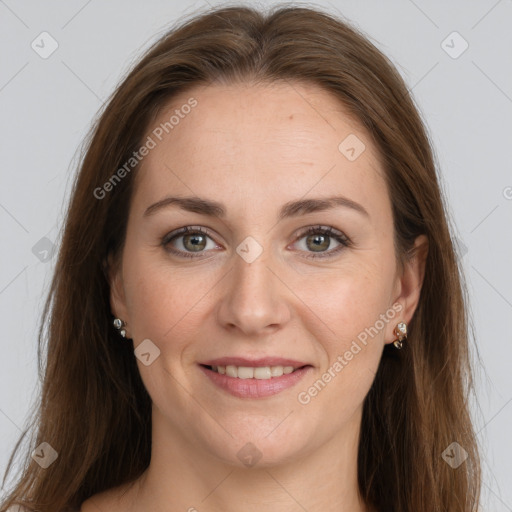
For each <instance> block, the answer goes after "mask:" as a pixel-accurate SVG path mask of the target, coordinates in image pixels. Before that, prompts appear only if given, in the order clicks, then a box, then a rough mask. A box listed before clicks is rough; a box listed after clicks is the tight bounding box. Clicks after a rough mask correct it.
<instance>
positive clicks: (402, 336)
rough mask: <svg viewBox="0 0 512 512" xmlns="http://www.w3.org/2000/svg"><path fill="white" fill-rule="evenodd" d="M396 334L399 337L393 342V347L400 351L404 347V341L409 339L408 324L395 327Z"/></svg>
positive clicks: (402, 323) (401, 323) (403, 323)
mask: <svg viewBox="0 0 512 512" xmlns="http://www.w3.org/2000/svg"><path fill="white" fill-rule="evenodd" d="M394 333H395V335H396V336H397V339H396V340H395V341H393V345H395V347H396V348H397V349H399V350H400V349H401V348H402V346H403V344H402V341H403V340H406V339H407V324H406V323H405V322H400V323H399V324H398V325H397V326H396V327H395V330H394Z"/></svg>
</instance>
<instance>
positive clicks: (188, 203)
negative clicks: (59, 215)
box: [143, 196, 370, 220]
mask: <svg viewBox="0 0 512 512" xmlns="http://www.w3.org/2000/svg"><path fill="white" fill-rule="evenodd" d="M172 205H175V206H178V207H180V208H181V209H182V210H185V211H188V212H192V213H199V214H201V215H206V216H209V217H217V218H221V219H223V218H225V217H226V208H225V206H224V205H223V204H222V203H219V202H217V201H212V200H210V199H205V198H201V197H194V196H189V197H180V196H168V197H165V198H164V199H161V200H160V201H158V202H156V203H154V204H152V205H151V206H149V207H148V208H146V210H145V211H144V215H143V216H144V217H148V216H151V215H154V214H155V213H156V212H157V211H159V210H161V209H163V208H166V207H169V206H172ZM336 207H344V208H350V209H352V210H354V211H356V212H359V213H360V214H362V215H364V216H365V217H367V218H369V217H370V214H369V213H368V212H367V210H366V209H365V208H364V206H362V205H361V204H359V203H356V202H355V201H352V200H351V199H349V198H347V197H343V196H329V197H322V198H313V199H301V200H298V201H289V202H288V203H285V204H284V205H283V206H282V208H281V210H280V211H279V216H278V219H279V220H283V219H286V218H289V217H297V216H299V215H306V214H308V213H313V212H320V211H325V210H330V209H333V208H336Z"/></svg>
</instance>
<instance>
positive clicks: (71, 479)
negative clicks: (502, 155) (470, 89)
mask: <svg viewBox="0 0 512 512" xmlns="http://www.w3.org/2000/svg"><path fill="white" fill-rule="evenodd" d="M247 79H252V80H261V81H269V82H272V81H279V80H286V81H289V82H290V83H294V81H295V82H297V81H302V82H308V83H311V84H314V85H317V86H318V87H321V88H323V89H324V90H326V91H328V92H330V93H331V94H332V95H333V96H335V97H336V98H338V99H339V100H340V101H341V102H342V104H343V105H344V106H345V107H346V109H347V111H348V112H349V113H351V114H353V115H354V116H355V117H356V119H358V120H359V122H360V123H361V125H362V126H363V127H364V128H366V129H367V131H368V133H369V134H371V136H372V138H373V143H374V144H375V145H376V147H377V149H378V151H379V153H380V156H381V159H382V163H383V167H384V171H385V178H386V181H387V185H388V192H389V194H390V197H391V202H392V208H393V219H394V230H395V245H396V251H397V257H398V261H399V262H403V261H405V258H407V257H409V256H410V254H411V253H410V249H411V247H412V246H413V243H414V240H415V238H416V237H417V236H418V235H420V234H425V235H426V236H427V237H428V240H429V252H428V258H427V261H426V268H425V277H424V281H423V286H422V290H421V295H420V300H419V304H418V307H417V309H416V312H415V314H414V317H413V319H412V321H411V323H410V324H409V331H410V335H409V338H408V341H407V343H406V347H405V348H404V349H403V350H401V351H396V350H395V349H394V348H393V347H392V346H386V348H385V350H384V353H383V357H382V360H381V364H380V366H379V370H378V373H377V375H376V377H375V381H374V383H373V385H372V387H371V389H370V391H369V393H368V395H367V397H366V399H365V402H364V409H363V419H362V425H361V437H360V439H361V441H360V446H359V455H358V476H359V487H360V492H361V494H362V496H363V498H364V499H365V500H366V502H367V504H368V505H369V506H373V507H375V508H376V509H377V510H379V511H381V512H389V511H394V512H406V511H407V512H410V511H412V510H414V511H415V512H438V511H439V512H441V511H443V512H446V511H450V512H469V511H473V510H476V508H477V505H478V501H479V495H480V463H479V456H478V450H477V444H476V438H475V434H474V430H473V427H472V423H471V417H470V412H469V405H468V400H469V398H470V392H471V391H472V386H473V384H472V378H471V375H472V374H471V364H470V363H471V361H470V354H469V349H468V347H469V343H468V341H469V328H468V323H469V322H468V319H469V315H468V308H469V303H468V299H467V292H466V286H465V284H464V276H463V275H462V273H461V270H460V264H459V261H458V259H457V256H456V252H455V250H454V244H453V243H452V238H451V235H450V232H451V229H452V228H451V226H450V219H449V218H448V216H447V213H446V212H447V208H446V205H445V204H444V198H443V196H442V194H441V191H440V180H439V177H438V175H437V165H436V163H435V159H434V156H433V152H432V148H431V143H430V140H429V137H428V135H427V133H426V130H425V127H424V125H423V123H422V120H421V117H420V115H419V113H418V110H417V108H416V107H415V104H414V100H413V99H412V97H411V95H410V94H409V91H408V89H407V87H406V85H405V84H404V82H403V80H402V78H401V76H400V75H399V73H398V72H397V70H396V69H395V68H394V66H393V65H392V64H391V62H390V61H389V60H388V59H387V58H386V57H385V56H384V55H383V54H382V53H381V52H379V51H378V50H377V49H376V48H375V46H374V45H372V44H371V43H370V42H369V41H368V39H367V38H366V37H365V36H363V35H362V34H360V33H359V32H358V31H357V30H355V29H354V28H352V27H351V26H350V25H349V24H347V23H346V22H344V21H342V20H339V19H336V18H335V17H333V16H331V15H329V14H327V13H324V12H322V11H320V10H315V9H309V8H302V7H290V6H276V7H274V8H273V9H271V10H270V11H269V12H268V13H262V12H259V11H258V10H256V9H253V8H249V7H223V8H218V9H216V10H212V11H210V12H207V13H200V14H196V15H195V16H194V17H193V18H192V19H189V20H185V21H182V22H181V23H180V24H179V25H178V26H177V27H175V28H174V29H173V30H171V31H169V32H168V33H167V34H166V35H165V36H164V37H162V38H161V39H160V40H159V41H157V42H156V43H155V44H154V45H153V46H152V47H151V48H149V50H147V51H146V53H145V55H144V56H143V58H142V59H141V60H140V61H139V62H138V64H137V65H136V66H135V67H134V69H133V70H132V71H131V72H130V73H129V74H128V76H127V77H126V78H125V79H124V80H123V82H122V83H121V85H120V86H119V87H118V88H117V89H116V91H114V93H113V95H112V97H111V98H110V100H109V102H108V103H107V104H106V106H105V108H104V110H103V112H102V113H101V115H100V116H99V118H98V120H97V121H96V123H95V125H94V127H93V129H92V131H91V135H90V138H89V139H88V140H87V141H86V144H87V147H86V149H85V150H84V154H83V158H82V159H81V167H80V169H79V172H78V174H77V177H76V180H75V182H74V186H73V190H72V194H71V200H70V203H69V206H68V210H67V216H66V223H65V226H64V232H63V234H62V241H61V244H60V251H59V255H58V261H57V263H56V268H55V273H54V276H53V280H52V283H51V289H50V292H49V295H48V298H47V301H46V303H45V309H44V312H43V320H42V322H41V327H40V332H39V346H38V357H39V362H40V367H41V368H42V370H41V379H42V390H41V396H40V397H39V400H38V402H37V404H36V406H37V410H36V411H35V413H34V419H33V421H32V422H31V425H30V426H29V428H30V429H34V430H35V435H33V436H32V438H31V440H30V446H29V447H28V448H29V452H28V453H27V456H26V457H25V458H24V459H22V462H23V465H22V468H21V476H20V477H19V479H18V481H17V483H16V485H15V486H14V487H13V489H12V492H11V493H10V494H9V495H8V496H7V499H5V500H4V502H3V504H2V506H1V507H0V512H3V511H5V510H6V509H7V507H8V506H10V505H13V504H20V505H24V506H26V507H27V508H29V509H30V510H39V511H41V512H60V511H64V510H67V509H69V508H79V507H80V505H81V503H82V502H83V501H84V500H85V499H87V498H88V497H90V496H92V495H93V494H96V493H98V492H101V491H104V490H106V489H110V488H113V487H117V486H118V485H121V484H123V483H128V482H132V481H133V480H135V479H136V478H137V477H139V476H140V475H141V474H142V473H143V472H144V470H145V469H146V468H147V466H148V464H149V461H150V453H151V400H150V397H149V395H148V394H147V391H146V390H145V388H144V385H143V383H142V380H141V378H140V375H139V372H138V369H137V365H136V363H135V358H134V354H133V346H131V344H130V343H126V342H124V343H122V342H121V341H120V338H119V336H118V334H117V333H116V332H114V329H113V328H112V316H111V313H110V302H109V283H108V279H107V273H106V267H105V261H106V258H107V255H108V254H112V256H113V258H114V261H118V260H119V257H120V254H121V249H122V247H123V243H124V237H125V230H126V224H127V214H128V211H129V205H130V198H131V197H132V192H133V179H134V175H135V173H136V170H137V168H134V170H133V171H132V172H130V173H127V175H126V176H125V177H124V178H123V179H122V180H120V181H119V183H117V184H116V186H115V187H114V190H112V191H109V193H107V194H104V197H103V198H101V199H97V198H96V197H95V196H94V195H93V193H94V190H96V189H98V187H101V186H102V185H103V184H104V183H106V182H107V181H109V179H110V178H111V177H112V175H113V173H115V172H116V170H117V169H119V168H120V167H121V166H122V165H123V163H125V162H126V161H127V160H128V159H129V158H130V157H131V156H132V154H133V152H134V151H136V150H137V149H138V148H140V146H141V144H142V143H143V140H142V138H143V136H144V134H145V133H146V131H147V129H148V127H149V126H151V122H152V121H153V120H154V119H155V116H156V115H157V113H158V111H159V109H160V108H162V107H163V106H164V105H165V104H167V102H168V101H169V100H170V99H172V97H173V96H174V95H176V94H177V93H180V92H183V91H186V90H187V89H188V88H190V87H193V86H197V85H198V84H211V83H215V82H216V81H218V80H222V81H225V82H235V81H237V80H247ZM45 342H47V345H46V346H44V344H45ZM41 353H44V354H45V355H46V360H45V361H44V362H42V361H41ZM27 430H28V429H27ZM25 433H26V432H25ZM23 437H24V436H22V437H21V439H20V441H19V442H18V444H17V445H16V447H15V449H14V451H13V454H12V456H11V458H10V461H9V465H8V468H7V471H6V474H5V477H4V482H5V478H6V477H7V474H8V472H9V469H10V467H11V465H12V462H13V458H14V456H15V454H16V453H17V452H18V448H19V447H20V443H21V441H22V439H23ZM43 442H46V443H48V444H49V445H51V447H52V448H53V449H54V450H56V452H57V453H58V458H57V460H56V461H55V462H54V463H53V464H52V465H51V466H50V467H48V468H47V469H43V468H41V467H40V466H39V465H38V464H36V463H35V462H34V461H32V460H31V457H30V456H29V454H30V453H31V452H32V450H34V449H35V447H37V446H39V444H40V443H43ZM453 442H457V443H458V444H459V445H460V446H461V447H462V448H463V449H464V450H465V452H467V454H468V458H467V459H466V460H465V461H464V462H463V463H462V464H461V465H460V466H459V467H458V468H457V469H454V468H452V467H451V465H450V464H447V463H446V462H445V460H443V457H442V453H443V451H444V450H445V449H446V448H447V447H448V446H449V445H451V443H453Z"/></svg>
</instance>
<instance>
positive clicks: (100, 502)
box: [80, 485, 130, 512]
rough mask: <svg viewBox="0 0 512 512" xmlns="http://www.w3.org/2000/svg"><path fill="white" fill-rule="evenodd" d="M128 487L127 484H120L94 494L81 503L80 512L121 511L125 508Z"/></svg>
mask: <svg viewBox="0 0 512 512" xmlns="http://www.w3.org/2000/svg"><path fill="white" fill-rule="evenodd" d="M129 488H130V486H129V485H122V486H119V487H115V488H114V489H109V490H107V491H103V492H100V493H98V494H94V495H93V496H91V497H90V498H88V499H86V500H85V501H84V502H83V503H82V506H81V507H80V512H104V511H105V510H108V511H109V512H118V511H119V512H122V511H123V510H125V509H126V504H127V499H128V496H127V491H128V490H129Z"/></svg>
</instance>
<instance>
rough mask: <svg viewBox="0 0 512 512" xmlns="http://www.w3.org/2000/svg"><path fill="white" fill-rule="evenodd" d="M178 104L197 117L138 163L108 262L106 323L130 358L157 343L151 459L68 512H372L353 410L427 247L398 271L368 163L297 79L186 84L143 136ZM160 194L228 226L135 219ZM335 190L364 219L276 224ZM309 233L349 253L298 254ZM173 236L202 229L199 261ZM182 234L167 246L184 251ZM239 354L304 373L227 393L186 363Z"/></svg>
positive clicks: (410, 294) (405, 305)
mask: <svg viewBox="0 0 512 512" xmlns="http://www.w3.org/2000/svg"><path fill="white" fill-rule="evenodd" d="M191 96H193V97H194V98H196V99H197V101H198V104H197V106H196V107H195V108H194V109H192V111H191V112H190V113H189V114H188V115H187V116H186V117H185V118H184V119H181V120H180V123H179V124H178V125H177V126H175V127H174V129H173V131H172V132H170V133H169V134H168V135H166V136H165V138H164V139H163V140H162V142H160V143H159V144H158V145H157V146H156V147H155V148H154V149H152V150H151V151H150V153H149V154H148V155H147V156H146V157H145V158H144V160H143V163H142V169H141V170H140V172H139V174H138V175H137V179H136V189H135V193H134V196H133V198H132V203H131V207H130V213H129V219H128V228H127V236H126V244H125V247H124V250H123V254H122V264H121V266H119V267H118V268H114V267H112V269H111V307H112V312H113V313H114V314H115V315H116V316H117V317H119V318H122V319H123V320H125V321H126V323H127V336H128V337H129V338H133V344H134V347H135V348H136V347H137V346H138V345H139V344H140V343H141V342H142V340H144V339H148V338H149V339H150V340H151V341H152V342H153V343H154V344H155V345H156V346H157V347H158V348H159V350H160V357H158V358H157V359H156V360H155V361H154V362H153V363H152V364H150V365H149V366H145V365H144V364H142V363H141V361H140V360H138V359H137V364H138V367H139V371H140V374H141V377H142V379H143V382H144V384H145V386H146V388H147V390H148V392H149V394H150V396H151V398H152V401H153V411H152V420H153V438H152V459H151V464H150V466H149V468H148V470H147V471H146V472H145V473H144V474H143V476H142V477H141V478H139V479H138V480H137V481H136V482H135V485H134V486H133V487H127V486H122V487H119V488H116V489H113V490H110V491H107V492H105V493H102V494H99V495H96V496H93V497H92V498H90V499H89V500H87V501H86V502H85V503H84V505H83V507H82V512H97V511H98V510H100V511H101V510H103V511H105V512H106V511H107V510H110V511H112V510H123V511H142V510H154V511H168V510H189V511H193V510H197V511H199V512H203V511H204V512H206V511H219V510H223V511H225V512H231V511H235V510H237V511H238V510H240V504H241V503H242V504H243V509H244V510H245V511H246V512H251V511H258V512H261V511H262V510H263V511H266V512H271V511H280V512H282V511H290V512H291V511H303V510H308V511H309V512H314V511H320V510H321V511H326V510H329V511H334V510H336V511H337V512H349V511H350V512H359V511H368V510H369V509H368V508H367V507H366V506H365V504H364V503H363V501H362V500H361V498H360V496H359V495H358V487H357V472H356V468H357V465H356V461H357V446H358V442H359V431H360V423H361V412H362V404H363V400H364V398H365V396H366V394H367V393H368V391H369V389H370V386H371V384H372V382H373V379H374V376H375V372H376V370H377V367H378V365H379V361H380V358H381V355H382V350H383V348H384V344H386V343H391V342H392V341H393V340H395V339H396V336H395V335H394V333H393V329H394V328H395V326H396V324H397V323H398V322H400V321H404V322H406V323H407V322H410V320H411V318H412V316H413V314H414V311H415V309H416V307H417V304H418V299H419V293H420V289H421V285H422V281H423V274H424V263H425V257H426V253H427V240H426V239H425V237H423V236H422V237H419V238H418V239H417V241H416V242H417V243H416V245H417V247H418V249H419V251H418V255H417V257H415V258H413V259H412V260H410V261H409V262H408V263H407V264H406V266H405V268H404V269H403V271H401V272H399V269H398V266H397V260H396V258H395V252H394V247H393V221H392V211H391V203H390V198H389V196H388V193H387V189H386V186H385V184H384V180H383V170H382V167H381V164H380V160H379V155H378V153H377V150H376V149H375V147H374V145H373V143H372V141H371V139H370V137H369V135H368V133H367V132H366V131H364V130H363V128H362V127H361V126H360V125H359V123H357V122H356V121H354V120H353V119H351V118H350V117H349V116H348V115H347V114H346V112H345V111H344V110H343V108H342V106H341V105H340V104H339V103H338V101H337V100H336V98H334V97H332V96H331V95H329V94H328V93H327V92H325V91H323V90H321V89H319V88H317V87H316V86H313V85H305V84H299V83H293V85H292V84H289V83H272V84H266V85H264V84H258V85H254V84H249V83H244V84H235V85H210V86H208V87H203V86H202V87H196V88H194V89H192V90H190V91H187V93H186V94H182V95H180V96H178V97H175V98H174V99H173V100H172V102H171V103H170V104H169V105H167V106H166V108H165V109H164V110H162V112H161V113H160V115H159V116H158V118H157V119H156V121H155V123H154V125H152V126H151V128H150V129H149V130H148V134H151V130H152V129H154V127H155V126H157V125H158V124H159V123H161V122H165V121H166V120H168V119H169V117H170V116H171V115H172V113H173V111H174V110H175V109H176V108H179V107H180V106H181V105H183V104H184V103H186V101H187V99H188V98H190V97H191ZM349 134H355V135H356V136H357V137H358V138H359V139H360V140H361V141H363V142H364V144H365V146H366V149H365V151H364V152H363V153H362V154H361V155H360V156H359V157H358V158H357V159H356V160H355V161H349V160H348V159H347V158H346V157H345V156H344V155H343V154H342V153H341V152H340V151H339V150H338V145H339V144H340V142H341V141H343V140H344V139H345V138H346V137H347V136H348V135H349ZM170 194H172V195H179V196H199V197H202V198H208V199H212V200H215V201H219V202H221V203H223V204H224V205H225V208H226V210H227V214H226V217H225V218H224V219H217V218H213V217H208V216H206V215H203V214H200V213H193V212H188V211H184V210H182V209H180V208H179V207H178V206H175V205H174V206H169V207H167V208H163V209H161V210H159V211H158V212H155V213H154V215H150V216H147V217H144V215H143V213H144V211H145V209H146V208H147V207H148V206H150V205H152V204H153V203H156V202H157V201H159V200H160V199H162V198H164V197H166V196H167V195H170ZM334 194H336V195H343V196H345V197H347V198H349V199H351V200H353V201H356V202H357V203H359V204H361V205H362V206H363V207H364V208H365V209H366V210H367V211H368V214H369V217H366V216H364V215H362V214H360V213H358V212H356V211H354V210H351V209H349V208H343V207H337V208H334V209H330V210H325V211H318V212H312V213H307V214H303V215H298V216H296V217H291V218H287V219H284V220H281V221H278V219H277V213H278V211H279V209H280V208H281V206H282V205H283V204H284V203H286V202H288V201H292V200H297V199H310V198H321V197H326V196H329V195H334ZM315 225H321V226H326V227H329V226H332V227H333V228H334V229H335V230H338V231H341V232H342V233H343V234H345V235H346V236H347V237H348V238H349V239H350V240H351V242H352V245H351V246H349V247H344V248H342V250H341V251H340V252H338V253H333V252H332V251H334V250H335V249H336V248H337V247H339V246H340V244H339V242H337V241H336V240H335V238H333V237H331V238H327V241H326V242H325V244H324V245H322V247H323V248H324V249H323V251H324V252H329V251H331V254H332V256H331V257H327V258H323V259H320V258H319V259H317V260H314V259H308V258H307V255H311V254H313V255H314V254H318V249H317V251H315V245H314V243H313V242H312V241H311V239H310V240H309V242H308V236H307V235H301V232H302V231H303V230H304V228H305V227H308V226H315ZM184 226H194V227H197V226H202V227H203V228H204V229H207V230H209V232H210V234H211V236H210V235H208V237H207V238H206V243H207V246H205V249H204V250H203V252H202V253H200V256H199V257H197V258H195V259H194V258H186V257H179V256H177V255H173V254H171V253H169V252H168V251H166V249H165V247H163V246H162V245H161V242H162V239H163V238H164V237H165V235H167V234H168V233H170V232H171V231H175V230H177V229H179V228H181V227H184ZM247 236H251V237H253V238H254V239H255V240H257V241H258V243H259V244H260V245H261V246H262V248H263V252H262V253H261V255H260V256H259V257H258V258H256V260H255V261H253V262H252V263H250V264H249V263H247V262H246V261H245V260H244V259H243V258H242V257H240V256H239V255H238V253H237V252H236V248H237V247H238V246H239V244H240V243H241V242H242V241H243V240H244V239H245V238H246V237H247ZM185 238H186V237H183V236H181V238H177V239H175V240H174V242H173V244H172V247H174V248H175V249H176V250H181V251H185V252H186V251H187V249H188V250H189V251H188V252H189V253H190V252H192V251H191V250H190V247H191V246H192V244H191V243H190V242H188V244H187V245H183V244H184V243H185ZM310 238H311V237H310ZM313 238H314V237H313ZM329 240H330V244H329ZM200 241H204V239H201V240H200ZM193 254H197V253H193ZM393 304H399V305H400V306H401V308H402V309H401V311H400V312H399V313H396V315H395V316H394V318H392V319H391V320H389V321H388V322H386V323H385V326H384V328H383V329H381V330H379V332H378V334H377V335H375V336H373V337H370V338H369V341H368V343H367V345H362V344H361V343H359V345H360V346H361V347H362V349H361V350H360V351H359V352H358V353H357V355H354V357H353V359H352V360H350V361H349V362H348V364H346V366H344V367H343V369H342V371H340V372H338V373H337V374H336V377H335V378H333V379H332V380H331V381H330V382H329V383H328V384H327V385H326V386H325V387H324V388H323V389H322V390H321V392H319V393H318V394H317V396H315V397H314V398H311V401H310V402H309V403H308V404H306V405H304V404H301V403H299V401H298V399H297V395H298V393H299V392H300V391H304V390H307V389H308V388H309V387H310V386H311V385H312V384H313V383H314V382H315V381H316V380H318V379H319V378H321V376H322V374H324V372H326V371H327V370H328V368H329V367H332V366H333V364H334V362H335V361H336V359H337V357H338V356H339V355H342V356H343V354H345V352H346V351H347V350H349V349H350V346H351V343H352V342H353V341H354V340H356V339H357V336H358V334H360V333H361V332H363V331H364V330H365V328H369V327H370V326H374V325H375V324H376V321H377V320H378V319H379V315H381V314H385V313H386V312H387V311H389V310H390V308H392V306H393ZM127 342H129V341H127ZM240 355H245V356H248V357H253V358H256V357H263V356H269V355H272V356H283V357H290V358H293V359H298V360H300V361H304V362H307V363H309V364H311V365H312V366H313V370H312V371H311V372H310V374H309V375H308V376H307V377H306V378H305V379H304V380H303V381H301V382H299V383H298V384H297V385H295V386H294V387H292V388H290V389H287V390H285V391H283V392H281V393H279V394H277V395H274V396H271V397H267V398H263V399H261V398H259V399H241V398H236V397H233V396H231V395H229V394H227V393H225V392H223V391H221V390H219V389H218V388H217V387H215V386H214V385H213V384H211V383H210V381H209V379H207V378H206V377H205V376H204V375H203V373H202V372H201V371H200V370H199V368H198V363H199V362H201V361H206V360H208V359H213V358H216V357H223V356H240ZM248 442H251V443H253V444H254V445H255V446H256V447H257V449H258V450H259V452H261V459H260V460H259V462H258V463H257V464H256V465H255V466H253V467H251V468H247V467H245V466H244V465H243V463H242V462H241V461H240V460H239V458H238V457H237V452H238V451H239V450H240V449H241V448H242V447H243V446H244V445H245V444H246V443H248ZM313 490H314V492H313ZM192 507H193V508H192Z"/></svg>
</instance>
